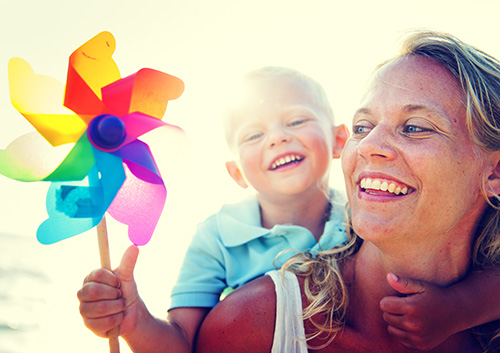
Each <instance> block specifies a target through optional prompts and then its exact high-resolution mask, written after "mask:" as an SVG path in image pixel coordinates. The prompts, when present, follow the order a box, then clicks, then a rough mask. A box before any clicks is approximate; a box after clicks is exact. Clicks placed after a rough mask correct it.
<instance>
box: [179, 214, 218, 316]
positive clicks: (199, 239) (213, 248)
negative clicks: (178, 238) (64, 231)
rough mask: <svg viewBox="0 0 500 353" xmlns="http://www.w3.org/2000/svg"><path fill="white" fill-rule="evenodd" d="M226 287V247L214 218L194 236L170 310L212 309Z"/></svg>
mask: <svg viewBox="0 0 500 353" xmlns="http://www.w3.org/2000/svg"><path fill="white" fill-rule="evenodd" d="M226 287H227V285H226V266H225V261H224V247H223V245H222V243H221V240H220V237H219V232H218V229H217V222H216V217H215V215H214V216H211V217H209V218H208V219H207V220H206V221H204V222H203V223H201V224H200V225H199V226H198V228H197V230H196V233H195V234H194V236H193V239H192V241H191V244H190V245H189V247H188V250H187V252H186V256H185V257H184V261H183V263H182V266H181V269H180V272H179V276H178V278H177V282H176V284H175V286H174V287H173V289H172V294H171V304H170V309H173V308H179V307H213V306H215V304H217V303H218V301H219V297H220V294H221V293H222V291H223V290H224V289H225V288H226Z"/></svg>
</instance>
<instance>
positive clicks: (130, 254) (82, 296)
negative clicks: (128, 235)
mask: <svg viewBox="0 0 500 353" xmlns="http://www.w3.org/2000/svg"><path fill="white" fill-rule="evenodd" d="M138 255H139V249H138V248H137V247H135V246H131V247H129V248H128V249H127V251H126V252H125V254H124V255H123V258H122V260H121V262H120V266H119V267H118V268H117V269H116V270H115V271H113V272H110V271H108V270H105V269H98V270H95V271H92V272H91V273H90V274H89V275H88V276H87V277H86V278H85V280H84V282H83V286H82V288H81V289H80V290H79V291H78V293H77V296H78V300H79V301H80V314H81V315H82V318H83V321H84V323H85V326H87V327H88V328H89V329H90V330H91V331H92V332H94V333H95V334H96V335H97V336H100V337H108V332H109V330H111V329H112V328H114V327H116V326H120V335H122V334H126V333H128V332H130V331H131V330H133V329H134V328H135V326H136V324H137V314H138V308H137V306H138V302H140V299H139V295H138V293H137V286H136V283H135V281H134V275H133V272H134V267H135V263H136V261H137V256H138Z"/></svg>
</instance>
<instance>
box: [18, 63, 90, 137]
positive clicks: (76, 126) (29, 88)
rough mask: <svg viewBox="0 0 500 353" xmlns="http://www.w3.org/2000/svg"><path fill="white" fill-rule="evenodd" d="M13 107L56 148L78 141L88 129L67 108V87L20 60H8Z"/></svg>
mask: <svg viewBox="0 0 500 353" xmlns="http://www.w3.org/2000/svg"><path fill="white" fill-rule="evenodd" d="M9 89H10V99H11V102H12V105H13V106H14V107H15V108H16V109H17V110H18V111H19V112H20V113H21V114H22V115H23V116H24V117H25V118H26V119H27V120H28V121H29V122H30V123H31V125H33V126H34V127H35V129H37V130H38V132H39V133H40V134H41V135H42V136H43V137H45V138H46V139H47V141H49V142H50V143H51V144H52V145H53V146H58V145H62V144H65V143H70V142H75V141H77V140H78V138H79V137H80V136H81V135H82V133H83V132H84V131H85V129H86V128H87V125H86V124H85V123H84V121H83V120H82V119H80V117H78V116H77V115H75V114H73V113H72V112H71V111H70V110H68V109H66V108H64V107H63V106H62V105H61V103H62V101H63V91H64V86H63V84H62V83H61V82H59V81H57V80H55V79H53V78H50V77H48V76H43V75H37V74H35V73H34V72H33V69H32V68H31V66H30V65H29V64H28V63H27V62H26V61H24V60H23V59H20V58H12V59H11V60H10V61H9Z"/></svg>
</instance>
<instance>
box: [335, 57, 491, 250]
mask: <svg viewBox="0 0 500 353" xmlns="http://www.w3.org/2000/svg"><path fill="white" fill-rule="evenodd" d="M463 102H464V97H463V92H462V90H461V88H460V86H459V84H458V83H457V81H456V79H455V78H454V77H453V76H452V75H451V74H450V73H449V72H448V71H447V70H446V69H444V68H443V67H442V66H441V65H440V64H438V63H437V62H435V61H433V60H431V59H427V58H422V57H417V56H414V57H409V58H400V59H397V60H396V61H393V62H391V63H389V64H387V65H385V66H384V67H383V68H382V69H381V70H379V71H378V73H377V74H376V76H375V77H374V79H373V80H372V82H371V84H370V86H369V89H368V91H367V93H366V94H365V96H364V98H363V100H362V102H361V106H360V108H359V109H358V110H357V112H356V113H355V115H354V118H353V127H352V137H351V138H350V139H349V140H348V142H347V144H346V147H345V149H344V151H343V154H342V168H343V171H344V177H345V180H346V187H347V194H348V198H349V203H350V207H351V210H352V219H353V226H354V230H355V231H356V232H357V233H358V234H359V235H360V236H361V237H362V238H364V239H365V240H369V241H373V242H377V241H379V242H380V241H387V240H391V241H392V242H393V243H392V244H399V243H398V242H394V239H400V240H402V241H404V242H408V240H411V239H415V240H420V241H421V240H424V241H425V240H426V239H434V240H431V241H434V242H435V241H436V239H445V238H436V234H438V235H439V236H441V235H443V234H447V233H448V232H452V233H448V234H453V236H457V237H458V236H468V235H471V234H472V233H473V231H474V226H475V222H476V221H477V219H478V218H479V216H480V214H481V212H482V211H483V209H484V206H485V200H484V198H483V196H482V194H481V182H482V176H483V169H484V168H485V165H486V163H485V158H483V157H482V154H481V153H480V152H479V150H478V149H477V147H475V145H474V144H473V143H472V141H471V139H470V137H469V134H468V130H467V127H466V123H465V106H464V103H463ZM412 237H413V238H412ZM401 244H403V243H401Z"/></svg>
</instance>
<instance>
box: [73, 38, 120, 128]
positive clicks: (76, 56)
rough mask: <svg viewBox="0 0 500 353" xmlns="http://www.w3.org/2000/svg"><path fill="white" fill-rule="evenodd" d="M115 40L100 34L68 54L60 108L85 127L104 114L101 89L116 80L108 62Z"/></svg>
mask: <svg viewBox="0 0 500 353" xmlns="http://www.w3.org/2000/svg"><path fill="white" fill-rule="evenodd" d="M115 45H116V42H115V39H114V37H113V35H112V34H111V33H109V32H101V33H99V34H98V35H96V36H95V37H93V38H92V39H90V40H89V41H87V42H86V43H84V44H83V45H82V46H80V47H79V48H78V49H77V50H75V51H74V52H73V54H71V56H70V58H69V66H68V77H67V81H66V94H65V97H64V105H65V106H66V107H68V108H69V109H71V110H73V111H74V112H75V113H77V114H79V115H80V116H81V118H82V119H84V120H85V121H86V122H87V124H88V123H89V121H90V119H92V118H93V117H94V116H96V115H100V114H104V113H107V112H108V111H107V108H106V107H105V106H104V105H103V103H102V102H101V88H102V87H104V86H107V85H109V84H110V83H111V82H114V81H116V80H119V79H120V72H119V71H118V67H117V66H116V64H115V62H114V61H113V59H112V58H111V56H112V55H113V52H114V50H115Z"/></svg>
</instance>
